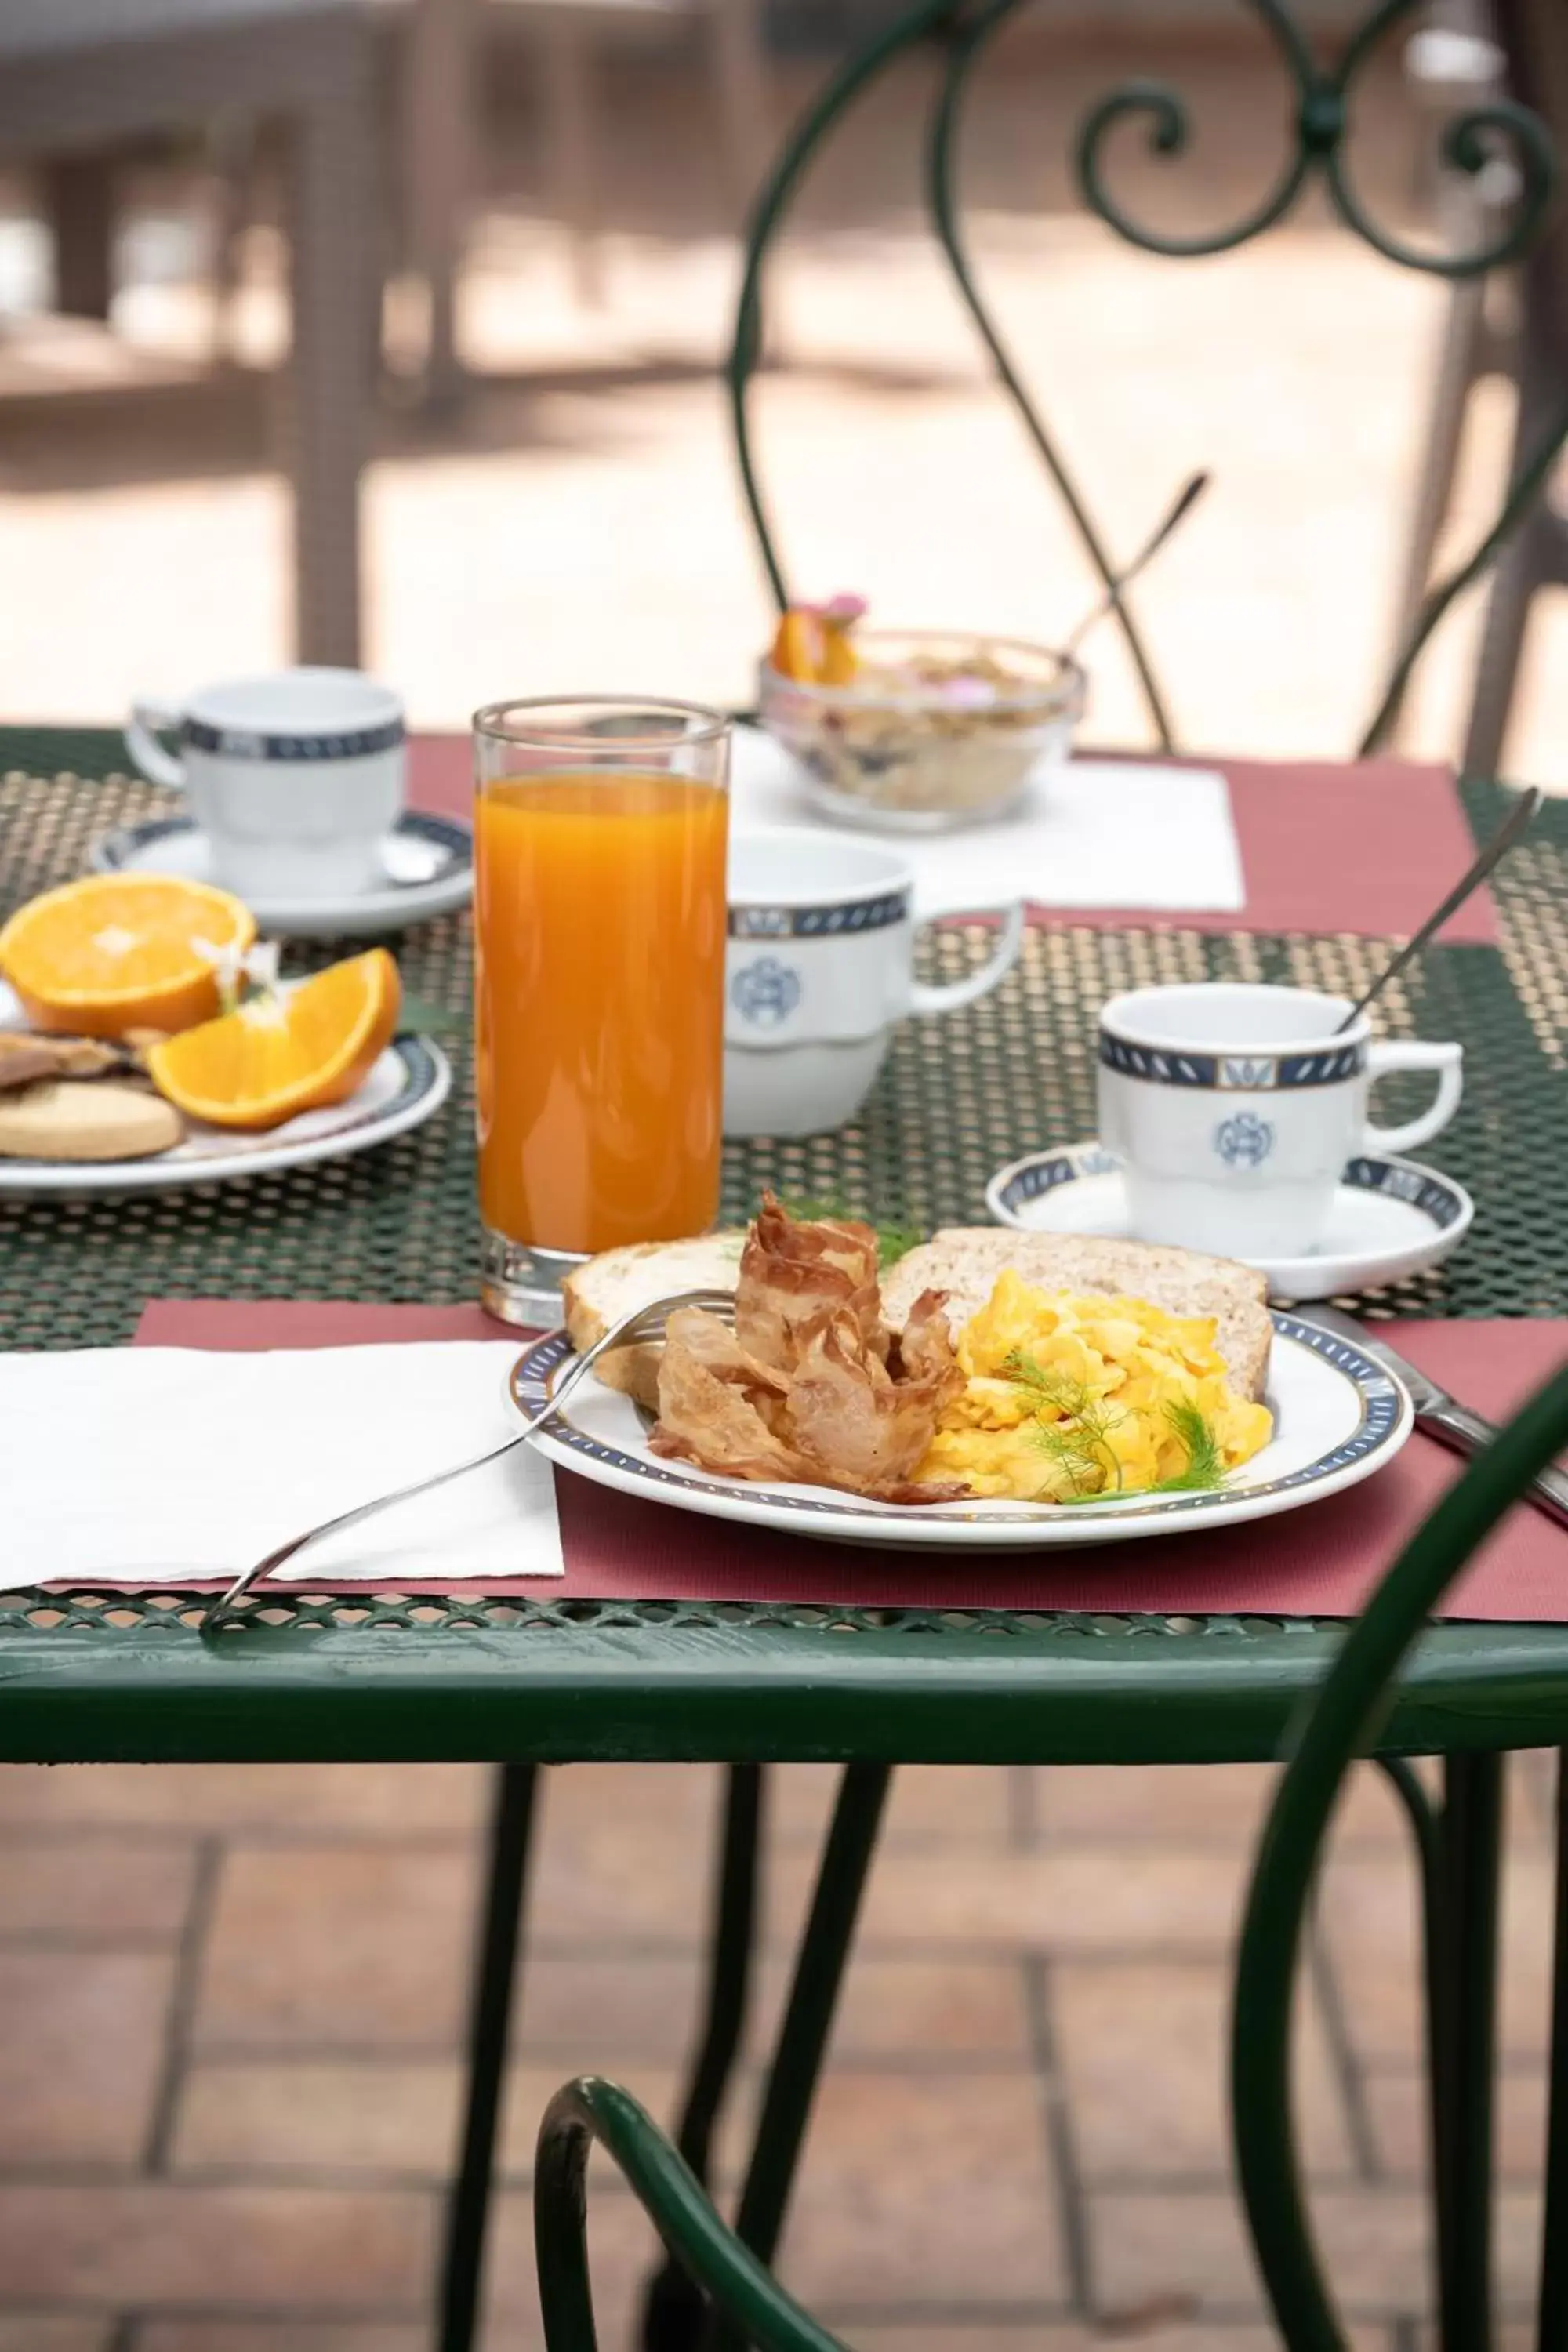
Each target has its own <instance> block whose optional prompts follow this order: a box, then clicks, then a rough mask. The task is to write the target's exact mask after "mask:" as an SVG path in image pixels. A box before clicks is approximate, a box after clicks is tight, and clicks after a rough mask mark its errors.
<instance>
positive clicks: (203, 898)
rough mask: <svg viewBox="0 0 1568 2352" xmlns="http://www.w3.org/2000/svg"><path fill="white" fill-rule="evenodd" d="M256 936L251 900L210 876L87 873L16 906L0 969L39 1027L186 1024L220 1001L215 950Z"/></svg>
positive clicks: (98, 1029)
mask: <svg viewBox="0 0 1568 2352" xmlns="http://www.w3.org/2000/svg"><path fill="white" fill-rule="evenodd" d="M255 937H256V921H255V918H254V917H253V916H252V914H251V912H250V909H249V908H248V907H247V906H245V905H243V904H242V903H241V901H240V900H239V899H238V898H232V897H231V896H230V894H229V893H228V892H227V891H226V890H216V889H214V888H213V887H212V886H211V885H210V884H209V883H205V882H186V881H184V880H182V879H181V878H180V877H178V876H177V875H173V874H168V875H165V874H134V875H132V874H89V875H87V876H84V877H83V878H82V880H80V881H79V882H67V883H65V884H63V885H62V886H61V887H60V888H59V889H58V890H46V891H45V892H44V895H43V897H42V898H30V899H29V900H28V902H27V904H26V906H25V907H20V908H17V910H16V914H14V915H13V916H12V918H11V919H10V921H9V922H8V923H7V924H6V926H5V929H4V930H0V972H4V973H5V978H6V979H7V980H8V981H9V982H10V983H11V985H12V987H13V988H14V989H15V990H16V993H17V995H18V996H19V997H20V998H21V1000H22V1003H23V1004H24V1005H25V1006H26V1012H27V1018H28V1019H29V1020H30V1021H31V1022H32V1023H33V1024H34V1026H35V1027H36V1028H38V1029H68V1030H72V1031H74V1032H75V1033H76V1034H78V1035H79V1036H86V1037H118V1036H121V1035H122V1034H124V1032H125V1031H126V1030H127V1029H187V1028H189V1026H190V1024H191V1023H192V1022H193V1021H209V1020H211V1018H212V1016H213V1015H214V1013H216V1011H217V1009H218V988H217V975H216V971H214V968H213V961H214V956H215V955H216V952H217V951H218V950H221V949H224V948H239V949H241V950H243V949H245V948H248V947H249V946H250V945H251V943H252V941H253V940H255ZM209 950H210V952H209Z"/></svg>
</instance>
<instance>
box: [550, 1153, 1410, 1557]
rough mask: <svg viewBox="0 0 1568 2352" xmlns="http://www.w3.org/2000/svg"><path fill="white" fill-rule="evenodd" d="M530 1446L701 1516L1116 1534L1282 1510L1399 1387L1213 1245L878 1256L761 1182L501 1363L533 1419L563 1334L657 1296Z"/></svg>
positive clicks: (947, 1249)
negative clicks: (690, 1299)
mask: <svg viewBox="0 0 1568 2352" xmlns="http://www.w3.org/2000/svg"><path fill="white" fill-rule="evenodd" d="M692 1290H699V1291H700V1292H702V1293H704V1294H706V1295H707V1296H709V1297H714V1296H716V1295H718V1294H722V1293H726V1292H728V1293H732V1294H733V1297H734V1301H735V1304H734V1308H733V1313H732V1315H731V1314H730V1313H728V1312H722V1311H714V1309H713V1308H711V1307H707V1308H704V1307H681V1308H679V1309H678V1310H677V1311H675V1312H673V1313H672V1314H671V1315H670V1316H669V1318H668V1323H667V1324H666V1327H665V1329H664V1334H663V1337H662V1338H661V1339H656V1340H653V1341H644V1342H642V1343H641V1344H639V1345H638V1346H637V1347H635V1348H618V1349H617V1348H612V1349H609V1350H608V1351H607V1352H606V1353H605V1354H604V1355H603V1356H601V1357H600V1359H599V1360H598V1361H597V1363H596V1365H595V1367H594V1369H593V1370H591V1371H587V1372H585V1373H584V1376H583V1378H582V1379H581V1380H580V1381H579V1382H578V1383H577V1385H576V1386H575V1387H574V1389H573V1391H572V1392H571V1394H570V1396H569V1397H567V1398H566V1399H564V1400H563V1403H562V1406H561V1409H560V1411H559V1412H558V1413H557V1414H556V1415H555V1416H554V1417H553V1418H552V1419H550V1420H547V1421H546V1422H545V1423H544V1424H543V1425H542V1427H541V1428H540V1430H539V1433H538V1434H537V1436H536V1438H535V1440H534V1442H535V1444H538V1445H539V1446H540V1447H541V1448H542V1451H543V1452H544V1453H546V1454H549V1455H550V1456H551V1458H552V1460H554V1461H555V1462H557V1463H558V1464H560V1465H561V1466H562V1467H563V1468H565V1469H571V1470H575V1471H577V1472H578V1473H579V1474H580V1475H582V1476H584V1477H585V1478H589V1479H592V1480H594V1481H595V1483H597V1484H600V1485H603V1486H612V1487H616V1488H618V1489H619V1490H621V1491H622V1492H624V1493H627V1494H634V1495H643V1496H647V1498H648V1499H650V1500H653V1501H658V1502H662V1503H666V1504H673V1505H675V1506H677V1507H679V1508H682V1509H686V1510H691V1511H697V1512H700V1513H701V1514H703V1515H704V1516H708V1517H718V1518H723V1519H731V1520H736V1521H740V1522H742V1523H745V1524H749V1525H752V1526H757V1527H770V1528H785V1529H789V1530H791V1531H792V1532H794V1533H796V1534H801V1535H810V1536H815V1537H818V1538H824V1539H827V1540H835V1541H838V1542H845V1543H862V1544H886V1545H896V1546H906V1545H915V1546H921V1547H937V1548H941V1549H955V1548H956V1549H980V1550H994V1551H1005V1550H1017V1549H1034V1548H1036V1547H1037V1546H1039V1545H1042V1544H1067V1545H1073V1544H1087V1543H1109V1542H1118V1541H1125V1540H1127V1539H1129V1538H1134V1537H1142V1536H1152V1535H1156V1534H1166V1533H1171V1532H1174V1531H1176V1530H1178V1529H1185V1528H1198V1527H1202V1528H1214V1527H1224V1526H1229V1525H1234V1524H1236V1523H1237V1522H1240V1521H1245V1520H1249V1519H1258V1518H1265V1517H1270V1516H1272V1515H1273V1514H1275V1513H1278V1512H1281V1511H1289V1510H1293V1509H1296V1508H1297V1507H1300V1505H1302V1504H1306V1503H1310V1502H1314V1501H1317V1500H1320V1499H1321V1498H1322V1497H1324V1496H1329V1495H1332V1494H1335V1493H1338V1492H1340V1491H1341V1490H1342V1489H1343V1488H1345V1487H1348V1486H1354V1485H1356V1484H1357V1483H1358V1482H1359V1481H1360V1480H1362V1479H1363V1478H1367V1477H1370V1476H1372V1475H1373V1473H1374V1472H1376V1471H1378V1470H1380V1469H1382V1468H1384V1466H1385V1465H1387V1464H1388V1463H1389V1462H1391V1461H1392V1460H1393V1459H1394V1455H1395V1454H1397V1453H1398V1452H1399V1450H1400V1448H1401V1447H1402V1446H1403V1445H1404V1444H1405V1440H1406V1438H1407V1437H1408V1436H1409V1434H1410V1430H1411V1426H1412V1421H1413V1412H1412V1407H1411V1402H1410V1398H1409V1396H1408V1394H1407V1393H1406V1391H1405V1389H1404V1387H1403V1386H1402V1385H1401V1383H1400V1382H1399V1381H1398V1380H1397V1379H1395V1378H1394V1377H1393V1376H1392V1375H1391V1374H1390V1373H1389V1372H1388V1371H1387V1370H1386V1369H1385V1368H1384V1366H1383V1365H1381V1364H1379V1363H1378V1362H1376V1361H1374V1360H1373V1358H1372V1357H1371V1356H1370V1355H1368V1354H1365V1353H1363V1350H1362V1349H1359V1348H1357V1347H1356V1346H1355V1345H1354V1344H1353V1343H1352V1342H1351V1341H1349V1340H1347V1339H1343V1338H1342V1337H1340V1336H1339V1335H1338V1334H1337V1333H1334V1332H1331V1331H1328V1330H1325V1329H1323V1328H1321V1327H1319V1326H1318V1325H1316V1324H1314V1323H1312V1322H1311V1321H1310V1319H1309V1318H1306V1317H1302V1316H1297V1315H1293V1314H1287V1313H1284V1312H1281V1311H1279V1310H1270V1308H1269V1307H1268V1304H1267V1301H1266V1298H1265V1296H1264V1286H1263V1283H1262V1279H1261V1277H1260V1276H1257V1275H1256V1274H1254V1273H1253V1272H1252V1271H1251V1270H1250V1269H1248V1268H1247V1267H1245V1266H1241V1265H1234V1264H1232V1263H1231V1262H1230V1261H1229V1260H1226V1259H1220V1258H1211V1257H1203V1256H1199V1255H1197V1254H1195V1253H1194V1252H1191V1251H1184V1250H1173V1249H1163V1248H1155V1247H1152V1246H1150V1245H1148V1244H1142V1243H1137V1242H1129V1241H1114V1242H1112V1241H1107V1240H1104V1239H1102V1238H1100V1237H1097V1236H1085V1237H1079V1236H1070V1237H1062V1236H1058V1235H1053V1234H1016V1233H1008V1232H1006V1231H1003V1230H998V1229H997V1228H995V1227H994V1226H986V1227H976V1228H973V1229H963V1230H953V1231H949V1232H943V1233H939V1234H936V1235H935V1236H934V1237H933V1239H932V1240H931V1241H930V1242H926V1243H922V1244H920V1245H919V1246H918V1247H916V1248H915V1249H913V1250H910V1251H909V1252H908V1253H907V1254H905V1255H902V1256H901V1257H900V1258H899V1260H898V1261H897V1263H896V1264H894V1265H892V1266H890V1267H889V1268H886V1269H882V1268H881V1267H880V1266H879V1247H878V1240H877V1236H876V1234H874V1233H873V1232H872V1230H871V1229H870V1228H869V1227H868V1226H866V1225H861V1224H856V1223H850V1222H848V1221H846V1220H842V1219H833V1218H828V1219H817V1220H815V1221H805V1220H799V1221H797V1220H796V1219H795V1218H792V1217H791V1216H790V1215H789V1214H788V1213H787V1212H786V1211H785V1210H784V1208H783V1207H782V1206H781V1205H780V1204H779V1203H778V1202H776V1201H773V1199H772V1198H771V1196H770V1198H769V1199H768V1200H767V1201H766V1202H764V1204H763V1210H762V1212H761V1213H760V1214H759V1216H758V1218H757V1220H756V1223H754V1224H753V1225H752V1227H751V1228H750V1230H749V1232H747V1233H746V1234H739V1233H735V1234H717V1235H713V1236H710V1238H709V1239H708V1240H706V1241H699V1242H684V1243H679V1244H648V1245H647V1246H645V1247H642V1248H630V1249H620V1250H614V1251H611V1252H609V1253H607V1254H606V1255H604V1256H601V1257H598V1258H595V1259H593V1260H591V1261H590V1262H589V1263H588V1264H587V1265H584V1266H583V1267H582V1268H580V1269H578V1270H577V1271H576V1272H575V1273H574V1275H573V1276H571V1277H570V1279H569V1281H568V1283H567V1286H566V1291H565V1306H566V1323H565V1327H564V1328H563V1329H562V1330H559V1331H556V1332H552V1333H551V1334H550V1335H549V1337H548V1338H546V1339H542V1340H540V1341H539V1342H538V1343H537V1344H536V1345H535V1346H534V1347H532V1348H531V1349H529V1350H528V1351H527V1352H526V1353H525V1354H524V1355H523V1356H522V1357H521V1358H520V1359H519V1360H518V1361H517V1363H516V1364H515V1365H514V1366H513V1367H512V1370H511V1373H510V1378H509V1383H508V1392H509V1396H510V1402H511V1404H512V1406H513V1409H514V1410H515V1411H516V1412H517V1413H518V1414H519V1415H520V1416H521V1417H523V1418H526V1419H531V1418H533V1417H534V1416H535V1415H537V1414H539V1413H541V1412H542V1411H543V1410H544V1408H545V1407H546V1406H547V1404H548V1402H549V1400H550V1397H551V1394H552V1390H553V1388H554V1385H555V1383H556V1382H557V1381H559V1380H560V1379H561V1377H562V1375H563V1373H564V1372H565V1371H566V1370H568V1369H569V1368H570V1366H571V1365H572V1364H573V1363H574V1360H575V1359H576V1358H577V1356H578V1355H580V1354H581V1353H583V1352H584V1351H585V1350H586V1349H588V1348H590V1347H592V1346H593V1345H594V1344H595V1341H597V1340H599V1339H603V1338H604V1336H605V1333H606V1331H608V1330H610V1329H612V1328H613V1327H614V1326H615V1325H616V1323H618V1322H619V1320H620V1319H621V1318H623V1317H624V1316H626V1314H628V1313H629V1312H631V1311H632V1310H634V1309H637V1308H638V1307H644V1306H647V1305H650V1304H651V1303H652V1302H654V1301H657V1300H658V1299H661V1298H663V1297H668V1296H670V1295H671V1294H676V1293H681V1292H689V1291H692Z"/></svg>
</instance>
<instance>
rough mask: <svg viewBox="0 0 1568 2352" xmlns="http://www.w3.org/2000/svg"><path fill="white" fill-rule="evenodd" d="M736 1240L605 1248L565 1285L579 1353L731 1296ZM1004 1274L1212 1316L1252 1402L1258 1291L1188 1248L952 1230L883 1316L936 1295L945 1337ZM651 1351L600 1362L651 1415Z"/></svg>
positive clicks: (1249, 1277) (722, 1237)
mask: <svg viewBox="0 0 1568 2352" xmlns="http://www.w3.org/2000/svg"><path fill="white" fill-rule="evenodd" d="M745 1238H746V1237H745V1234H743V1233H741V1232H738V1231H736V1232H729V1233H719V1234H706V1235H704V1236H702V1237H701V1238H700V1239H699V1240H695V1241H689V1242H640V1243H636V1244H632V1245H631V1246H629V1247H627V1248H624V1249H614V1250H606V1251H605V1254H604V1255H603V1256H602V1257H595V1258H590V1260H589V1261H588V1263H587V1265H584V1266H580V1267H579V1268H578V1270H577V1272H576V1273H575V1274H574V1275H572V1276H568V1278H567V1281H566V1283H565V1285H564V1297H565V1302H566V1328H567V1331H568V1333H569V1334H570V1337H571V1340H572V1344H573V1346H574V1348H575V1349H578V1350H579V1351H581V1350H582V1349H584V1348H591V1347H592V1346H593V1344H594V1342H595V1339H602V1338H603V1337H604V1334H605V1331H607V1330H608V1328H609V1327H610V1325H611V1324H612V1323H614V1322H615V1321H616V1319H617V1318H619V1317H620V1316H622V1315H626V1314H630V1313H631V1312H632V1311H633V1310H634V1309H635V1308H637V1307H647V1306H649V1305H651V1304H652V1302H653V1300H654V1299H656V1298H665V1297H668V1296H669V1295H670V1294H671V1293H672V1292H674V1291H679V1290H697V1289H714V1290H732V1289H733V1288H734V1286H735V1283H736V1280H737V1278H738V1276H739V1274H740V1269H741V1250H742V1245H743V1244H744V1242H745ZM1006 1266H1014V1267H1016V1270H1017V1272H1018V1273H1019V1274H1020V1275H1022V1276H1023V1277H1024V1279H1025V1281H1026V1282H1029V1283H1033V1284H1034V1285H1035V1286H1036V1288H1037V1289H1040V1290H1079V1291H1085V1290H1087V1291H1093V1292H1100V1293H1103V1294H1104V1295H1105V1296H1106V1297H1130V1298H1146V1299H1148V1301H1149V1302H1150V1304H1151V1305H1152V1306H1154V1307H1164V1308H1165V1310H1166V1312H1167V1313H1168V1314H1172V1315H1212V1316H1213V1317H1214V1318H1215V1323H1216V1325H1217V1326H1218V1331H1217V1335H1216V1337H1217V1341H1218V1346H1219V1351H1220V1353H1221V1355H1222V1356H1223V1357H1224V1358H1225V1360H1226V1367H1227V1368H1228V1370H1229V1372H1230V1376H1231V1380H1232V1381H1233V1382H1234V1384H1235V1386H1236V1388H1237V1390H1238V1391H1240V1392H1241V1393H1242V1394H1243V1395H1245V1396H1249V1397H1260V1396H1261V1395H1262V1394H1263V1383H1264V1380H1265V1378H1266V1376H1267V1374H1268V1349H1269V1346H1270V1344H1271V1342H1272V1340H1273V1337H1274V1327H1273V1325H1272V1323H1271V1322H1270V1321H1269V1319H1268V1303H1267V1301H1268V1286H1267V1285H1266V1283H1265V1281H1264V1279H1263V1276H1261V1275H1260V1274H1257V1273H1255V1272H1254V1271H1253V1269H1252V1268H1251V1267H1250V1266H1246V1265H1237V1264H1236V1262H1235V1261H1234V1260H1233V1259H1231V1258H1226V1257H1204V1256H1202V1255H1199V1253H1198V1252H1197V1251H1195V1250H1182V1249H1166V1248H1163V1247H1161V1246H1159V1245H1158V1244H1154V1243H1151V1242H1131V1241H1106V1240H1102V1239H1100V1238H1099V1237H1098V1236H1096V1235H1094V1234H1019V1233H1014V1232H1012V1231H1011V1230H1010V1229H1009V1228H1008V1227H1006V1226H1005V1225H955V1226H952V1227H950V1228H949V1229H948V1230H946V1231H945V1232H942V1233H939V1234H936V1235H935V1236H934V1237H933V1238H932V1239H931V1241H929V1242H922V1243H921V1245H920V1247H919V1248H918V1249H913V1250H911V1251H910V1254H909V1255H908V1256H907V1257H903V1258H900V1260H899V1262H898V1264H897V1265H895V1266H893V1267H892V1268H890V1270H889V1272H888V1273H887V1274H885V1275H884V1276H882V1313H883V1316H884V1318H885V1319H886V1321H887V1324H888V1328H889V1330H893V1331H899V1330H901V1329H902V1328H903V1326H904V1321H905V1318H907V1316H908V1314H909V1311H910V1307H912V1306H913V1305H914V1303H915V1300H916V1299H917V1298H918V1297H920V1295H921V1291H922V1290H945V1291H946V1292H947V1294H948V1305H947V1318H948V1322H949V1324H950V1326H951V1327H952V1329H953V1330H954V1331H955V1332H956V1331H957V1330H959V1329H960V1328H962V1326H963V1324H965V1323H966V1322H967V1321H968V1320H969V1318H970V1317H971V1316H972V1315H973V1314H976V1313H978V1311H979V1309H980V1308H981V1307H984V1304H985V1302H986V1300H987V1299H988V1298H989V1297H990V1296H991V1293H992V1290H993V1288H994V1285H995V1281H996V1277H997V1276H998V1275H999V1274H1000V1273H1002V1271H1003V1270H1004V1268H1005V1267H1006ZM658 1358H659V1343H658V1341H657V1340H648V1341H645V1342H644V1344H643V1345H642V1346H641V1347H637V1348H616V1349H612V1350H611V1351H610V1353H609V1354H608V1355H607V1356H604V1357H602V1358H601V1359H600V1360H599V1364H598V1367H597V1369H598V1371H599V1374H600V1376H601V1378H602V1379H603V1380H604V1381H605V1384H606V1386H608V1387H610V1388H613V1389H620V1390H622V1391H624V1392H625V1393H626V1395H627V1396H630V1397H635V1398H636V1399H637V1402H638V1403H639V1404H642V1405H646V1406H647V1408H648V1410H649V1411H650V1412H653V1411H655V1410H656V1409H657V1407H658Z"/></svg>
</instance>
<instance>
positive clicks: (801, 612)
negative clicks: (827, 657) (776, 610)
mask: <svg viewBox="0 0 1568 2352" xmlns="http://www.w3.org/2000/svg"><path fill="white" fill-rule="evenodd" d="M821 657H822V624H821V622H820V621H819V620H818V618H817V616H816V614H815V613H810V612H807V611H806V610H805V607H804V606H803V605H799V604H792V605H791V606H790V608H789V610H788V611H787V612H786V613H784V614H781V616H780V619H779V625H778V629H777V632H776V634H775V635H774V637H773V648H772V651H771V652H770V653H769V656H768V659H769V660H770V661H771V662H772V664H773V668H774V670H775V671H776V673H777V675H778V676H779V677H793V678H795V679H797V680H798V681H799V682H800V683H801V684H802V685H807V684H809V683H810V681H811V680H812V679H813V678H815V677H816V673H817V667H818V665H819V663H820V661H821Z"/></svg>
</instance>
